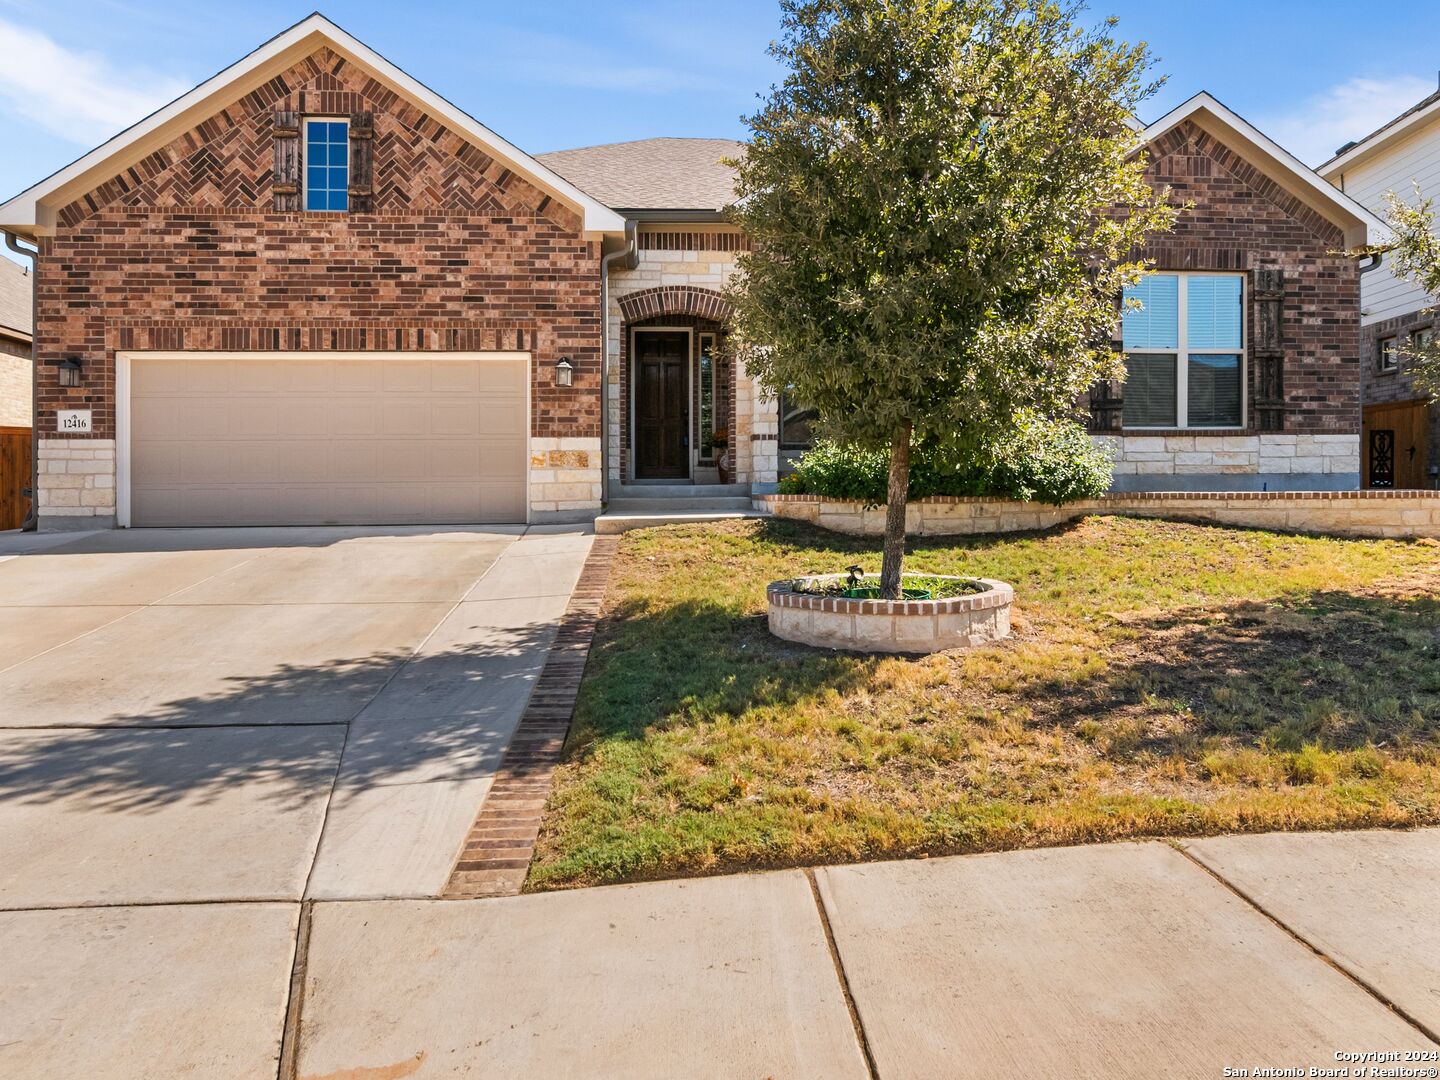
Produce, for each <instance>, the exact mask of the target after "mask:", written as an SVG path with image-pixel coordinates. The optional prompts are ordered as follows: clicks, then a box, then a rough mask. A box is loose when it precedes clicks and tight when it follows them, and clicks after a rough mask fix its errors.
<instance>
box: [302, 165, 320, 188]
mask: <svg viewBox="0 0 1440 1080" xmlns="http://www.w3.org/2000/svg"><path fill="white" fill-rule="evenodd" d="M305 184H306V186H307V187H312V188H323V187H324V186H325V169H324V167H323V166H320V167H317V166H315V165H311V166H310V167H309V168H308V169H306V170H305Z"/></svg>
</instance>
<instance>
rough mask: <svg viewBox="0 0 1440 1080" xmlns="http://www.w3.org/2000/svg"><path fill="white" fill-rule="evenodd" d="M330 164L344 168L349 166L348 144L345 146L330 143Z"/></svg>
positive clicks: (343, 144) (344, 144)
mask: <svg viewBox="0 0 1440 1080" xmlns="http://www.w3.org/2000/svg"><path fill="white" fill-rule="evenodd" d="M330 164H331V165H345V166H348V165H349V164H350V147H349V145H348V144H346V143H331V144H330Z"/></svg>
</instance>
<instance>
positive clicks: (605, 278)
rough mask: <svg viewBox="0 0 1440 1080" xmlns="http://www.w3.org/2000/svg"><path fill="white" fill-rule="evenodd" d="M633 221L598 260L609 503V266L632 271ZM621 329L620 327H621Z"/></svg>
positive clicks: (603, 479)
mask: <svg viewBox="0 0 1440 1080" xmlns="http://www.w3.org/2000/svg"><path fill="white" fill-rule="evenodd" d="M636 245H637V236H636V222H635V220H634V219H633V218H626V219H625V246H624V247H622V248H620V249H619V250H618V251H612V252H610V254H609V255H602V256H601V257H600V502H601V503H602V504H603V503H608V502H609V501H610V453H609V451H610V370H611V368H612V367H613V366H614V365H613V358H612V357H611V356H610V264H611V263H612V262H617V261H618V262H620V264H621V266H622V267H623V268H624V269H626V270H633V269H634V268H635V262H636V253H637V246H636ZM622 330H623V328H622Z"/></svg>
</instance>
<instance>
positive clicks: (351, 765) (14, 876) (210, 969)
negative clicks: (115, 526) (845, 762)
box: [0, 527, 592, 1077]
mask: <svg viewBox="0 0 1440 1080" xmlns="http://www.w3.org/2000/svg"><path fill="white" fill-rule="evenodd" d="M591 543H592V537H591V536H590V535H589V531H588V530H586V529H581V528H577V527H567V528H553V529H550V528H536V529H530V530H526V529H524V528H523V527H516V528H513V529H506V528H473V529H471V528H419V527H415V528H394V529H372V528H296V529H225V530H220V529H215V530H134V531H127V532H107V533H91V534H85V535H78V536H70V537H52V536H40V537H37V536H33V535H30V536H26V535H23V534H5V535H3V536H0V702H3V705H0V955H4V956H6V957H7V959H8V958H18V959H17V963H18V967H12V968H10V970H9V972H8V973H5V974H0V1075H6V1076H29V1075H39V1074H41V1073H43V1072H44V1071H45V1070H44V1069H39V1070H38V1071H34V1070H35V1063H36V1062H38V1061H41V1060H44V1059H43V1058H41V1057H35V1056H32V1055H34V1054H37V1053H40V1052H41V1051H42V1049H43V1052H44V1053H46V1054H48V1053H51V1052H55V1053H57V1054H59V1055H60V1056H59V1057H57V1058H55V1059H52V1060H57V1061H58V1060H65V1061H66V1062H67V1064H66V1066H65V1068H64V1069H62V1070H60V1072H59V1073H57V1075H90V1076H96V1077H103V1076H110V1075H126V1074H127V1073H126V1072H125V1070H123V1069H120V1067H119V1066H118V1065H115V1064H113V1061H112V1056H113V1055H114V1054H117V1053H120V1054H123V1052H124V1049H123V1048H124V1047H125V1046H126V1045H127V1039H129V1040H131V1041H132V1043H131V1045H132V1048H133V1049H134V1050H135V1051H136V1052H137V1053H142V1054H150V1053H153V1052H160V1057H158V1058H154V1059H153V1060H152V1061H151V1066H150V1067H148V1068H145V1069H141V1070H140V1071H139V1072H137V1073H136V1075H146V1076H162V1075H170V1072H169V1071H168V1070H167V1068H165V1067H162V1063H163V1062H164V1061H166V1060H170V1059H169V1058H167V1057H166V1056H165V1055H166V1054H175V1055H178V1056H177V1057H175V1058H174V1060H175V1061H177V1062H178V1061H180V1060H185V1061H192V1060H193V1061H194V1062H196V1063H198V1064H197V1065H196V1071H195V1075H204V1076H211V1075H217V1076H218V1075H236V1076H250V1075H264V1074H265V1073H266V1072H267V1070H268V1072H269V1073H270V1074H271V1075H273V1072H274V1062H275V1061H276V1060H277V1058H278V1054H279V1033H280V1027H279V1026H277V1025H280V1024H281V1022H282V1021H283V1013H284V1008H285V1002H286V1000H287V997H288V984H289V977H290V969H291V965H292V961H293V958H294V951H295V935H296V932H297V927H298V925H299V910H300V904H301V902H302V901H303V900H305V899H306V898H320V899H326V900H341V899H344V900H359V899H377V898H424V897H434V896H436V895H438V894H439V892H440V891H441V889H442V888H443V887H444V885H445V883H446V881H447V879H448V878H449V875H450V872H451V869H452V868H453V866H454V863H455V859H456V856H457V853H458V851H459V850H460V847H461V845H462V843H463V841H464V838H465V835H466V832H467V830H468V828H469V826H470V824H471V822H472V821H473V819H474V817H475V814H476V812H477V810H478V809H479V807H480V806H481V804H482V803H483V801H484V798H485V794H486V792H487V790H488V789H489V786H490V783H491V780H492V777H493V775H494V772H495V769H496V767H497V765H498V764H499V762H500V759H501V756H502V754H503V752H504V750H505V747H506V744H507V742H508V740H509V738H510V735H511V733H512V732H513V730H514V729H515V726H516V723H517V722H518V720H519V718H520V715H521V713H522V712H523V710H524V708H525V704H526V701H527V699H528V697H529V693H530V688H531V686H532V685H533V683H534V680H535V677H536V675H537V673H538V672H539V670H540V668H541V666H542V665H543V663H544V659H545V655H546V651H547V649H548V647H549V643H550V640H551V638H552V637H553V635H554V633H555V627H556V624H557V622H558V620H559V617H560V615H561V614H562V613H563V611H564V609H565V605H566V602H567V600H568V598H569V595H570V592H571V590H572V588H573V587H574V584H575V582H576V580H577V579H578V577H579V574H580V570H581V568H582V566H583V564H584V560H585V557H586V554H587V553H588V551H589V548H590V546H591ZM26 957H29V958H31V959H33V960H34V961H35V962H36V963H37V964H38V965H39V966H38V967H37V968H34V969H31V968H29V967H28V966H27V963H26V960H25V959H24V958H26ZM152 965H158V966H156V967H155V970H156V972H157V974H159V973H162V972H166V974H165V978H166V980H167V981H166V989H165V990H163V991H161V990H159V989H154V988H152V990H153V993H154V994H155V1001H156V1002H158V1003H159V1004H160V1005H161V1006H162V1008H161V1011H160V1012H159V1013H157V1014H156V1015H155V1017H154V1019H155V1026H154V1027H147V1026H146V1023H145V1022H144V1020H143V1017H141V1018H134V1017H132V1019H134V1020H135V1023H136V1024H137V1025H138V1026H137V1027H134V1028H133V1029H127V1031H128V1034H124V1033H120V1032H109V1033H108V1034H107V1039H108V1040H109V1043H110V1045H108V1046H100V1045H96V1046H94V1047H91V1049H92V1050H93V1051H94V1052H95V1053H96V1054H100V1055H102V1056H101V1057H98V1058H95V1059H93V1060H91V1059H89V1058H85V1057H84V1056H83V1054H82V1056H81V1057H80V1058H76V1059H73V1060H71V1059H69V1058H66V1057H65V1055H64V1053H62V1051H63V1050H64V1048H65V1047H67V1046H69V1047H72V1048H74V1047H76V1046H79V1045H81V1043H84V1041H85V1036H86V1035H87V1034H88V1033H91V1032H93V1031H95V1030H98V1029H97V1027H96V1025H99V1024H101V1023H102V1021H101V1020H100V1018H101V1017H103V1016H104V1015H106V1013H107V1011H113V1009H114V1008H115V1002H114V1001H104V1002H102V1000H101V999H103V998H105V995H106V993H107V991H106V987H107V985H108V986H109V987H110V992H114V993H119V994H121V995H122V996H128V995H129V994H130V993H131V992H132V989H133V986H132V984H133V980H134V978H136V977H137V976H136V973H137V972H138V971H142V970H146V969H149V968H151V966H152ZM0 967H9V964H8V963H7V964H6V965H0ZM17 978H18V980H19V981H18V983H17V981H16V979H17ZM107 980H109V982H108V983H107ZM50 992H53V993H54V994H56V995H58V996H57V997H51V996H49V993H50ZM136 992H138V991H136ZM16 994H19V998H18V999H17V998H15V997H14V995H16ZM94 995H99V996H100V997H99V998H96V997H95V996H94ZM167 1002H168V1004H169V1005H170V1006H173V1007H174V1008H175V1009H178V1010H179V1013H178V1014H177V1013H168V1014H167V1013H166V1012H165V1008H164V1006H165V1004H166V1003H167ZM211 1009H218V1010H219V1012H218V1013H217V1014H216V1015H215V1016H214V1017H211V1016H210V1015H209V1014H208V1010H211ZM189 1010H197V1011H195V1012H193V1013H192V1012H190V1011H189ZM122 1012H123V1010H122ZM202 1014H205V1018H204V1022H203V1024H202V1023H201V1022H200V1021H201V1016H202ZM129 1015H130V1014H129V1013H124V1014H123V1015H122V1016H121V1017H119V1018H118V1019H117V1022H121V1021H124V1022H126V1023H128V1022H129V1021H126V1020H124V1017H126V1016H129ZM185 1016H193V1017H194V1019H195V1021H196V1023H195V1025H192V1026H194V1027H196V1028H197V1030H195V1031H189V1030H188V1029H187V1024H186V1023H185V1021H184V1019H183V1018H184V1017H185ZM222 1020H224V1021H226V1022H223V1023H222V1022H221V1021H222ZM36 1024H38V1025H39V1026H38V1027H35V1026H33V1025H36ZM201 1026H203V1027H204V1028H205V1029H206V1030H205V1031H204V1032H203V1033H202V1032H200V1031H199V1030H198V1028H199V1027H201ZM222 1029H223V1030H222ZM191 1036H193V1037H194V1039H195V1040H198V1041H187V1040H190V1039H191ZM77 1038H78V1039H80V1043H77V1042H75V1041H74V1040H76V1039H77ZM152 1040H153V1045H151V1043H152ZM211 1040H218V1041H211ZM15 1053H24V1054H25V1055H26V1056H24V1057H22V1058H20V1059H19V1060H20V1061H21V1062H22V1063H23V1065H22V1066H18V1067H17V1066H12V1065H9V1064H7V1055H13V1054H15ZM192 1054H198V1055H199V1056H198V1057H194V1058H192V1057H191V1056H190V1055H192ZM107 1062H110V1063H108V1064H107Z"/></svg>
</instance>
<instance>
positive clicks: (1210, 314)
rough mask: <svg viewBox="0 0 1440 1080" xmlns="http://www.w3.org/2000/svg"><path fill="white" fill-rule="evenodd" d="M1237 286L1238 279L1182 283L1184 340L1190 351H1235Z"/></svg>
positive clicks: (1237, 337) (1194, 279) (1237, 339)
mask: <svg viewBox="0 0 1440 1080" xmlns="http://www.w3.org/2000/svg"><path fill="white" fill-rule="evenodd" d="M1240 303H1241V286H1240V279H1239V278H1238V277H1207V276H1201V277H1191V278H1187V279H1186V281H1185V306H1186V314H1185V332H1186V334H1185V340H1186V345H1187V347H1189V348H1191V349H1239V348H1241V347H1242V346H1241V344H1240V321H1241V320H1240Z"/></svg>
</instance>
